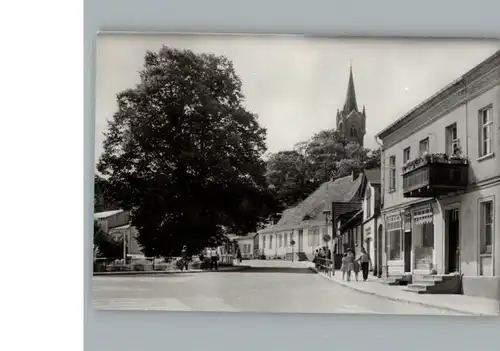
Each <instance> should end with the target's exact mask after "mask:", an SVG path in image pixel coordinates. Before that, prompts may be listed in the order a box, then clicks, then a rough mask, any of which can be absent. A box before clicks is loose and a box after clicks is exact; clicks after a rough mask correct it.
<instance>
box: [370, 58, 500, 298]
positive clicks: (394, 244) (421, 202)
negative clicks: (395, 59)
mask: <svg viewBox="0 0 500 351" xmlns="http://www.w3.org/2000/svg"><path fill="white" fill-rule="evenodd" d="M499 128H500V51H499V52H497V53H496V54H495V55H493V56H492V57H490V58H488V59H487V60H485V61H484V62H482V63H480V64H479V65H478V66H476V67H474V68H473V69H472V70H471V71H469V72H468V73H466V74H465V75H463V76H462V77H460V78H459V79H458V80H456V81H455V82H453V83H452V84H450V85H449V86H447V87H446V88H444V89H443V90H441V91H440V92H438V93H437V94H435V95H434V96H432V97H431V98H429V99H428V100H426V101H425V102H423V103H422V104H420V105H419V106H417V107H416V108H415V109H413V110H412V111H410V112H409V113H408V114H406V115H405V116H403V117H402V118H400V119H399V120H397V121H396V122H395V123H393V124H392V125H390V126H389V127H388V128H386V129H385V130H383V131H382V132H381V133H379V135H378V138H379V139H380V140H381V141H382V143H383V147H382V149H383V150H382V192H383V211H382V215H383V222H384V223H383V232H384V243H385V245H384V246H385V247H384V249H385V255H386V257H385V259H384V261H385V264H386V265H387V273H388V275H402V274H413V275H426V274H458V275H461V276H462V288H463V293H465V294H468V295H475V296H485V297H491V298H497V297H498V296H500V235H499V233H500V130H499Z"/></svg>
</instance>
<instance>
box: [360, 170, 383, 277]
mask: <svg viewBox="0 0 500 351" xmlns="http://www.w3.org/2000/svg"><path fill="white" fill-rule="evenodd" d="M364 173H365V176H366V187H365V193H364V199H363V221H362V226H363V243H362V245H363V246H365V249H366V250H367V251H368V253H369V255H370V258H371V260H372V265H373V273H374V274H375V275H377V276H380V275H381V273H382V266H383V252H384V246H383V229H382V228H383V227H382V224H381V218H380V205H381V200H382V195H381V192H380V182H381V173H380V168H375V169H366V170H365V171H364Z"/></svg>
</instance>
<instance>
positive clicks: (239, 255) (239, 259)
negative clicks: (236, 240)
mask: <svg viewBox="0 0 500 351" xmlns="http://www.w3.org/2000/svg"><path fill="white" fill-rule="evenodd" d="M236 259H237V260H238V263H241V259H242V257H241V250H240V249H239V248H238V251H237V252H236Z"/></svg>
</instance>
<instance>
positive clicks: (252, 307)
mask: <svg viewBox="0 0 500 351" xmlns="http://www.w3.org/2000/svg"><path fill="white" fill-rule="evenodd" d="M244 264H245V265H250V266H251V267H250V268H248V269H246V270H244V271H240V272H204V273H186V274H170V275H157V276H109V277H101V276H100V277H94V278H93V288H92V290H93V306H94V307H95V308H97V309H113V310H114V309H118V310H138V309H139V310H163V311H165V310H171V311H224V312H283V313H286V312H291V313H371V314H413V315H415V314H425V315H450V314H451V315H459V314H458V313H452V312H449V311H443V310H440V309H437V308H426V307H423V306H417V305H411V304H406V303H403V302H396V301H390V300H387V299H384V298H381V297H377V296H372V295H367V294H363V293H360V292H357V291H354V290H352V289H349V288H347V287H344V286H341V285H339V284H336V283H334V282H330V281H328V280H326V279H324V278H323V277H321V276H319V275H317V274H315V273H313V272H311V271H310V270H309V269H308V267H307V266H306V265H305V264H303V263H301V262H294V263H292V262H287V261H244ZM359 284H363V283H361V282H360V283H359Z"/></svg>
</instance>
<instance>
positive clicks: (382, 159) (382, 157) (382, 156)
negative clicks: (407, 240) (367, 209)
mask: <svg viewBox="0 0 500 351" xmlns="http://www.w3.org/2000/svg"><path fill="white" fill-rule="evenodd" d="M375 142H376V143H377V144H378V145H379V146H380V169H381V173H380V175H381V177H380V207H381V208H380V221H381V222H383V219H382V218H383V217H382V209H383V208H384V197H385V185H384V184H385V182H384V178H385V153H384V145H383V144H382V143H381V142H380V141H379V140H378V136H377V135H375ZM375 223H376V224H378V223H377V220H375ZM384 227H385V226H384ZM383 230H384V232H385V228H384V229H383ZM374 234H375V235H376V238H377V239H378V227H375V233H374ZM384 237H385V235H384V234H383V233H382V238H381V239H382V243H383V244H384V245H382V243H381V245H375V247H377V246H378V247H380V250H381V252H380V253H379V255H383V253H384V252H386V250H385V248H386V245H387V243H385V242H384ZM377 261H378V260H377ZM381 261H382V266H381V267H379V270H380V273H379V272H377V273H378V275H379V276H380V277H381V276H383V272H384V266H385V268H386V269H385V271H386V275H387V276H388V275H389V270H388V267H387V262H384V258H383V256H382V260H381Z"/></svg>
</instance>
